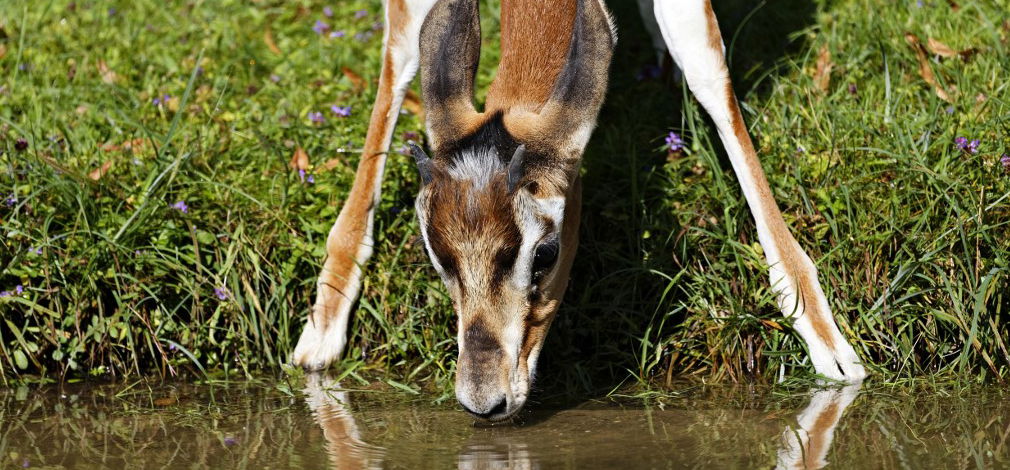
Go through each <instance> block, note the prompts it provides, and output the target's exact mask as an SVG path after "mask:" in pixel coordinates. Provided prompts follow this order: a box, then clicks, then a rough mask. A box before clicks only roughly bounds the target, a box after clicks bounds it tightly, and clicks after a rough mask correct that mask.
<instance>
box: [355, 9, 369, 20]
mask: <svg viewBox="0 0 1010 470" xmlns="http://www.w3.org/2000/svg"><path fill="white" fill-rule="evenodd" d="M366 16H368V10H358V11H356V12H354V19H356V20H360V19H362V18H364V17H366Z"/></svg>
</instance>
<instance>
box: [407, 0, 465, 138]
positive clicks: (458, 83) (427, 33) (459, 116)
mask: <svg viewBox="0 0 1010 470" xmlns="http://www.w3.org/2000/svg"><path fill="white" fill-rule="evenodd" d="M479 60H480V18H479V11H478V8H477V0H439V2H438V3H437V4H435V6H434V7H433V8H432V9H431V11H430V12H429V13H428V17H427V18H426V19H425V21H424V25H423V26H422V27H421V93H422V95H423V97H424V101H425V103H424V104H425V113H426V116H427V127H428V137H429V139H430V142H429V143H430V144H431V148H432V149H434V150H435V152H436V154H438V151H439V148H441V146H442V145H443V144H444V143H446V142H453V141H456V140H458V139H459V138H460V137H462V136H463V135H465V134H466V132H467V131H468V130H470V129H471V128H472V127H474V125H475V123H476V122H477V118H478V117H479V114H478V113H477V111H476V109H475V108H474V105H473V81H474V77H475V75H476V73H477V64H478V62H479Z"/></svg>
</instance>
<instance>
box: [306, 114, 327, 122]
mask: <svg viewBox="0 0 1010 470" xmlns="http://www.w3.org/2000/svg"><path fill="white" fill-rule="evenodd" d="M308 116H309V120H310V121H312V122H313V123H314V124H322V123H323V122H324V121H325V120H326V119H325V118H323V113H321V112H319V111H309V114H308Z"/></svg>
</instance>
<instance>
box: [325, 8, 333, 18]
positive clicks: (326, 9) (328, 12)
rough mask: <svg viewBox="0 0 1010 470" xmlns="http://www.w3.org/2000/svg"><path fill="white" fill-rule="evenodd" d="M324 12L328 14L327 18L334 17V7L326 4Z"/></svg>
mask: <svg viewBox="0 0 1010 470" xmlns="http://www.w3.org/2000/svg"><path fill="white" fill-rule="evenodd" d="M323 14H324V15H326V17H327V18H333V9H332V8H330V7H329V6H325V7H323Z"/></svg>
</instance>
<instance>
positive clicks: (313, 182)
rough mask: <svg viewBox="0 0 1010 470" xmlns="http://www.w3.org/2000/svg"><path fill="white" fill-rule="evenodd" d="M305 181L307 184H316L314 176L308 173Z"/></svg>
mask: <svg viewBox="0 0 1010 470" xmlns="http://www.w3.org/2000/svg"><path fill="white" fill-rule="evenodd" d="M305 181H306V182H308V183H309V184H316V177H315V176H313V175H312V174H311V173H309V176H306V177H305Z"/></svg>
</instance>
